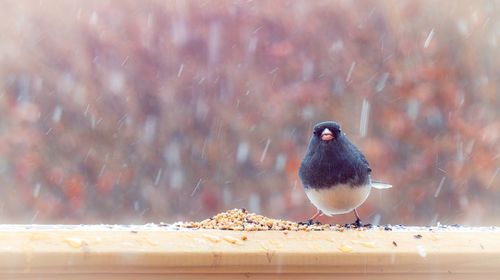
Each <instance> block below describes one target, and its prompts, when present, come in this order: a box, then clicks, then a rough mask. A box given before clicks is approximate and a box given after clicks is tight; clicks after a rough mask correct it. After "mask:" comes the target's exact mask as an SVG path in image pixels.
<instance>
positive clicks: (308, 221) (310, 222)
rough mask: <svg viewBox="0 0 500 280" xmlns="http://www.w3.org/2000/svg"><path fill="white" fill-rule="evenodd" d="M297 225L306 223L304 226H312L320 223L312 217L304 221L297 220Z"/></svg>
mask: <svg viewBox="0 0 500 280" xmlns="http://www.w3.org/2000/svg"><path fill="white" fill-rule="evenodd" d="M298 224H299V225H306V226H312V225H321V222H319V221H314V220H313V219H309V220H307V221H304V222H298Z"/></svg>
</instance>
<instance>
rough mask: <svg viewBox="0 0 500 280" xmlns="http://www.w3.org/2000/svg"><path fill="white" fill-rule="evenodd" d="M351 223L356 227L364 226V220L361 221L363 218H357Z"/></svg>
mask: <svg viewBox="0 0 500 280" xmlns="http://www.w3.org/2000/svg"><path fill="white" fill-rule="evenodd" d="M351 225H353V226H354V227H356V228H362V227H363V222H362V221H361V219H359V218H358V219H356V221H355V222H354V223H352V224H351Z"/></svg>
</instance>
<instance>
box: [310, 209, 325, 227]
mask: <svg viewBox="0 0 500 280" xmlns="http://www.w3.org/2000/svg"><path fill="white" fill-rule="evenodd" d="M322 215H323V212H321V210H319V209H318V211H316V214H314V215H313V216H312V217H311V218H310V219H309V220H308V221H307V223H308V224H309V225H312V224H313V223H314V219H316V218H318V217H320V216H322Z"/></svg>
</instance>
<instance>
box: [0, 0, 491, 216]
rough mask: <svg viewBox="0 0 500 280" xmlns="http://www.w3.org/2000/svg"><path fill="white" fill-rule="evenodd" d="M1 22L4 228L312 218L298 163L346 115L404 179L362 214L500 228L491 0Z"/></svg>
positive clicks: (185, 4)
mask: <svg viewBox="0 0 500 280" xmlns="http://www.w3.org/2000/svg"><path fill="white" fill-rule="evenodd" d="M0 15H1V18H2V20H0V32H1V34H2V36H3V39H2V42H1V43H0V63H1V66H2V67H0V88H1V92H0V195H1V196H2V198H3V199H2V200H3V202H2V203H1V204H0V218H1V219H2V220H3V221H10V222H22V223H28V222H40V223H44V222H53V223H60V222H65V223H95V222H97V223H100V222H108V223H119V222H149V221H160V220H164V221H172V220H173V219H179V218H182V219H202V218H206V217H208V216H210V215H212V214H214V213H216V212H218V211H222V210H225V209H227V208H232V207H245V208H249V210H251V211H258V212H260V213H262V214H265V215H278V216H281V217H283V218H291V219H298V220H300V219H306V218H308V217H309V216H310V215H311V214H312V212H313V211H314V209H313V208H312V206H311V205H310V204H309V203H308V202H307V199H306V198H305V196H304V194H303V192H302V186H301V185H300V182H299V181H298V176H297V170H298V166H299V164H300V160H301V158H302V156H303V153H304V151H305V149H306V146H307V143H308V138H309V136H310V129H311V127H312V126H313V125H314V123H316V122H319V121H323V120H331V119H333V120H337V121H339V122H340V123H341V124H342V125H343V128H344V130H345V131H346V132H347V133H348V135H349V137H350V138H351V140H352V141H354V142H355V143H356V144H357V145H359V146H360V148H361V149H362V150H363V151H364V152H365V153H366V156H367V158H368V160H369V161H370V163H371V165H372V169H373V170H374V177H375V178H377V179H380V180H384V181H387V182H390V183H392V184H393V185H394V186H395V187H394V188H393V189H392V190H389V191H385V192H383V193H380V192H377V191H374V192H373V194H372V196H371V197H370V199H369V201H368V202H367V203H366V204H365V205H364V206H362V207H361V209H360V212H361V214H362V215H363V216H364V217H366V219H367V220H372V219H373V220H377V219H378V218H380V222H383V223H388V222H390V223H420V224H429V223H435V222H437V221H441V222H443V223H446V222H449V223H471V224H487V223H490V224H491V223H498V222H499V221H498V218H497V217H498V216H499V215H498V214H499V210H500V206H499V205H500V204H499V203H498V201H499V199H500V188H499V184H500V179H499V178H500V176H498V173H499V166H500V165H499V161H500V156H499V155H500V145H499V142H500V141H499V139H500V118H499V113H498V112H499V110H498V108H499V107H500V104H499V98H498V97H499V94H498V92H499V85H500V82H499V80H498V73H499V72H500V55H499V48H498V46H497V45H498V42H497V41H498V40H499V39H500V38H499V35H498V31H497V29H498V24H499V22H500V7H499V5H498V4H497V3H495V2H491V1H475V2H472V1H471V2H462V1H458V2H456V1H449V2H441V1H432V0H431V1H404V2H402V1H401V2H400V1H363V2H356V1H354V2H352V1H302V2H295V1H177V2H171V1H167V2H164V1H140V2H139V1H48V2H47V1H44V2H39V3H38V2H37V3H36V4H35V3H32V2H31V1H5V3H4V4H3V7H2V11H0ZM362 104H364V105H362ZM368 107H369V114H368V116H369V117H368V122H367V124H368V126H367V133H366V135H364V133H362V130H361V126H362V124H361V123H362V121H361V120H360V119H361V111H362V110H363V108H364V109H365V110H366V109H367V108H368ZM351 220H352V217H351V216H349V217H347V216H346V217H342V216H341V217H336V218H334V219H331V220H328V219H325V220H324V221H337V222H350V221H351Z"/></svg>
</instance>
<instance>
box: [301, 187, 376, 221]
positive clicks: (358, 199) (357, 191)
mask: <svg viewBox="0 0 500 280" xmlns="http://www.w3.org/2000/svg"><path fill="white" fill-rule="evenodd" d="M370 190H371V186H370V185H365V186H362V187H354V188H353V187H351V186H349V185H339V186H337V187H334V188H328V189H313V188H306V189H305V192H306V195H307V197H308V198H309V200H310V201H311V203H312V204H314V206H316V208H318V209H319V210H321V212H323V213H324V214H325V215H328V216H332V215H337V214H344V213H348V212H351V211H352V210H354V209H355V208H357V207H358V206H360V205H361V204H363V202H365V200H366V198H367V197H368V195H369V194H370Z"/></svg>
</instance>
